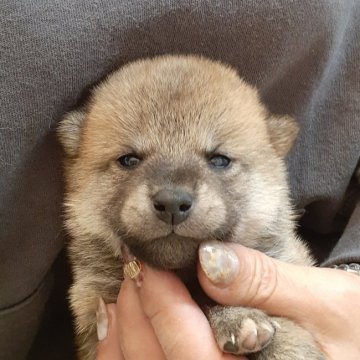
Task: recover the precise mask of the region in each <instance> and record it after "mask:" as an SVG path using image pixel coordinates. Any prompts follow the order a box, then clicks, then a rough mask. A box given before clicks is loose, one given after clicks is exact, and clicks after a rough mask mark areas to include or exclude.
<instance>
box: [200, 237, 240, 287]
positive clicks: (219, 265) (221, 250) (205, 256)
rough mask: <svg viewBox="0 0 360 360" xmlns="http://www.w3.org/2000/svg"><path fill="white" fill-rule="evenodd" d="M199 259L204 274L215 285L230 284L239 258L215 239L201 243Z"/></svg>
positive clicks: (235, 272) (237, 268)
mask: <svg viewBox="0 0 360 360" xmlns="http://www.w3.org/2000/svg"><path fill="white" fill-rule="evenodd" d="M199 259H200V265H201V267H202V269H203V271H204V273H205V275H206V276H207V277H208V278H209V280H210V281H211V282H212V283H214V284H215V285H228V284H230V283H231V282H232V281H233V280H234V278H235V276H236V274H237V272H238V270H239V260H238V258H237V256H236V254H235V252H234V251H233V250H232V249H230V248H229V247H228V246H226V245H225V244H223V243H219V242H217V241H209V242H206V243H202V244H201V245H200V248H199Z"/></svg>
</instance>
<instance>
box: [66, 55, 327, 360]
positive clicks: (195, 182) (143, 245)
mask: <svg viewBox="0 0 360 360" xmlns="http://www.w3.org/2000/svg"><path fill="white" fill-rule="evenodd" d="M296 134H297V127H296V124H295V122H294V121H293V119H291V118H290V117H287V116H283V117H278V116H272V115H271V114H269V113H268V112H267V110H266V109H265V108H264V106H263V105H262V104H261V103H260V101H259V97H258V94H257V92H256V90H255V89H254V88H253V87H251V86H249V85H248V84H246V83H245V82H244V81H243V80H241V79H240V78H239V76H238V75H237V73H236V72H235V71H234V70H233V69H231V68H229V67H227V66H224V65H223V64H220V63H218V62H213V61H210V60H207V59H203V58H198V57H193V56H165V57H159V58H155V59H151V60H141V61H137V62H135V63H132V64H129V65H127V66H124V67H123V68H121V69H120V70H118V71H116V72H115V73H113V74H112V75H110V76H109V77H108V78H107V79H106V81H104V82H103V83H102V84H101V85H100V86H98V87H97V88H95V89H94V91H93V94H92V97H91V100H90V102H89V103H88V104H87V105H86V107H84V108H83V109H80V110H78V111H75V112H73V113H70V114H68V115H67V116H66V117H65V118H64V120H63V121H62V122H61V124H60V127H59V136H60V139H61V142H62V144H63V146H64V149H65V153H66V164H65V165H66V185H67V189H66V200H65V208H66V227H67V229H68V231H69V233H70V235H71V237H72V241H71V243H70V246H69V253H70V259H71V263H72V267H73V274H74V284H73V286H72V288H71V291H70V300H71V307H72V310H73V312H74V315H75V318H76V331H77V335H78V345H79V357H80V358H81V359H83V360H85V359H87V360H90V359H95V345H96V341H97V339H96V325H95V312H96V308H97V305H98V300H99V297H103V298H104V299H105V301H106V302H114V301H115V300H116V296H117V294H118V291H119V287H120V285H121V277H122V260H121V250H120V249H121V246H122V244H125V245H126V246H127V247H128V248H129V249H130V251H131V252H132V253H133V254H134V255H135V256H137V257H138V258H139V259H141V260H143V261H145V262H146V263H148V264H150V265H151V266H154V267H157V268H162V269H171V270H177V271H179V272H181V271H182V270H184V269H188V270H189V269H190V273H191V269H192V268H194V267H195V264H196V261H197V249H198V246H199V244H200V243H201V242H202V241H204V240H211V239H215V240H221V241H231V242H239V243H241V244H243V245H246V246H249V247H252V248H255V249H258V250H260V251H262V252H264V253H266V254H267V255H270V256H272V257H275V258H277V259H281V260H284V261H288V262H291V263H296V264H308V265H310V264H312V259H311V256H310V255H309V253H308V250H307V249H306V247H305V246H304V245H303V244H302V242H301V241H300V240H299V239H298V238H297V237H296V235H295V232H294V221H293V214H292V210H291V206H290V202H289V196H288V187H287V183H286V170H285V166H284V162H283V158H284V157H285V155H286V154H287V152H288V151H289V149H290V148H291V145H292V143H293V141H294V139H295V137H296ZM125 154H136V156H137V157H138V158H140V162H139V164H138V165H137V166H135V167H133V168H124V167H123V166H121V165H120V164H119V161H118V159H119V157H121V156H123V155H125ZM218 154H221V155H225V156H226V157H227V158H228V159H230V160H231V162H230V164H229V166H227V167H222V168H221V167H220V168H218V167H214V166H212V164H211V161H210V159H211V158H212V157H213V156H214V155H218ZM163 189H167V190H170V191H172V190H176V189H181V191H185V192H186V193H188V194H190V195H191V197H192V199H193V204H192V207H191V212H190V215H189V216H188V218H187V219H186V220H185V221H183V222H181V223H179V224H176V225H174V224H169V223H167V222H164V221H162V220H161V219H159V218H158V217H157V215H156V210H154V202H153V197H154V195H155V194H156V193H158V192H159V191H161V190H163ZM187 272H188V273H189V271H187ZM192 274H193V276H194V277H195V271H193V272H192ZM207 315H208V317H209V321H210V324H211V326H212V327H213V329H214V333H215V337H216V339H217V341H218V343H219V346H220V347H222V348H223V349H224V350H225V351H229V352H232V353H234V354H241V353H248V354H249V355H248V356H249V357H250V358H252V359H259V360H260V359H277V360H285V359H292V360H293V359H294V360H295V359H304V360H305V359H306V360H313V359H323V355H322V354H321V353H320V351H319V350H317V348H316V346H315V343H314V341H313V339H312V337H311V336H310V334H308V333H307V332H305V331H304V330H303V329H301V328H299V327H298V326H296V325H295V324H293V323H291V322H290V321H288V320H286V319H280V318H277V319H275V320H274V318H270V317H268V316H267V315H266V314H264V313H262V312H260V311H258V310H253V309H245V308H231V307H225V308H223V307H220V306H215V307H213V308H211V309H210V310H209V311H208V313H207ZM254 329H256V330H257V333H258V338H257V339H256V343H255V344H250V346H249V344H247V345H248V346H247V347H244V346H243V343H244V340H246V336H247V335H248V334H249V333H250V332H251V331H253V330H254ZM230 337H231V338H230ZM265 340H266V341H265ZM229 341H230V342H229ZM253 345H254V346H253ZM249 347H250V348H251V347H252V348H251V349H249Z"/></svg>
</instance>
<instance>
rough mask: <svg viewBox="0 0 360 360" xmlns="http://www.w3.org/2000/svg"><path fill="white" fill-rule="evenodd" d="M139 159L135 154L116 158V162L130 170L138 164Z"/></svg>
mask: <svg viewBox="0 0 360 360" xmlns="http://www.w3.org/2000/svg"><path fill="white" fill-rule="evenodd" d="M140 161H141V159H140V158H139V157H138V156H136V155H135V154H126V155H123V156H120V157H119V158H118V162H119V164H120V165H121V166H123V167H125V168H128V169H131V168H134V167H136V166H138V165H139V164H140Z"/></svg>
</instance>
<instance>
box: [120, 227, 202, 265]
mask: <svg viewBox="0 0 360 360" xmlns="http://www.w3.org/2000/svg"><path fill="white" fill-rule="evenodd" d="M203 240H204V239H194V238H187V237H182V236H179V235H176V234H170V235H168V236H165V237H161V238H156V239H153V240H150V241H146V242H141V241H138V240H137V239H134V238H127V239H124V242H125V243H126V245H127V246H128V248H129V250H130V251H131V253H132V254H133V255H134V256H135V257H137V258H138V259H139V260H141V261H144V262H145V263H146V264H149V265H150V266H153V267H155V268H158V269H163V270H177V269H184V268H189V267H193V266H195V265H196V262H197V259H198V248H199V244H200V243H201V241H203Z"/></svg>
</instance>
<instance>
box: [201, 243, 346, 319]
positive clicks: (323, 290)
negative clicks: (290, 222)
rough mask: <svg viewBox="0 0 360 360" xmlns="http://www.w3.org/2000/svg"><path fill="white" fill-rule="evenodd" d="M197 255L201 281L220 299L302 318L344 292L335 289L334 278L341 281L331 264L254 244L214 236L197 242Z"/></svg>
mask: <svg viewBox="0 0 360 360" xmlns="http://www.w3.org/2000/svg"><path fill="white" fill-rule="evenodd" d="M199 258H200V266H199V268H198V277H199V281H200V284H201V286H202V288H203V289H204V290H205V292H206V293H207V294H208V295H209V296H210V297H211V298H212V299H213V300H215V301H216V302H218V303H219V304H223V305H233V306H248V307H255V308H259V309H261V310H264V311H266V312H267V313H268V314H270V315H277V316H284V317H288V318H291V319H293V320H296V321H298V322H300V323H301V322H302V320H303V319H304V318H305V319H306V318H308V319H311V317H312V316H314V315H316V316H318V314H319V313H323V311H324V309H327V308H328V306H329V305H328V304H329V301H328V299H332V300H333V299H334V297H336V296H343V294H341V293H340V292H339V294H337V293H336V290H334V282H337V281H339V284H340V283H342V284H344V283H343V281H344V278H343V277H342V274H339V273H340V272H339V271H337V270H334V269H319V268H315V267H307V266H298V265H293V264H288V263H285V262H281V261H279V260H276V259H273V258H270V257H268V256H266V255H265V254H263V253H261V252H259V251H256V250H254V249H249V248H246V247H244V246H241V245H238V244H233V243H226V244H225V243H220V242H215V241H212V242H206V243H203V244H202V245H201V246H200V249H199ZM330 276H331V277H330ZM329 277H330V279H331V281H329ZM335 288H336V287H335Z"/></svg>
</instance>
